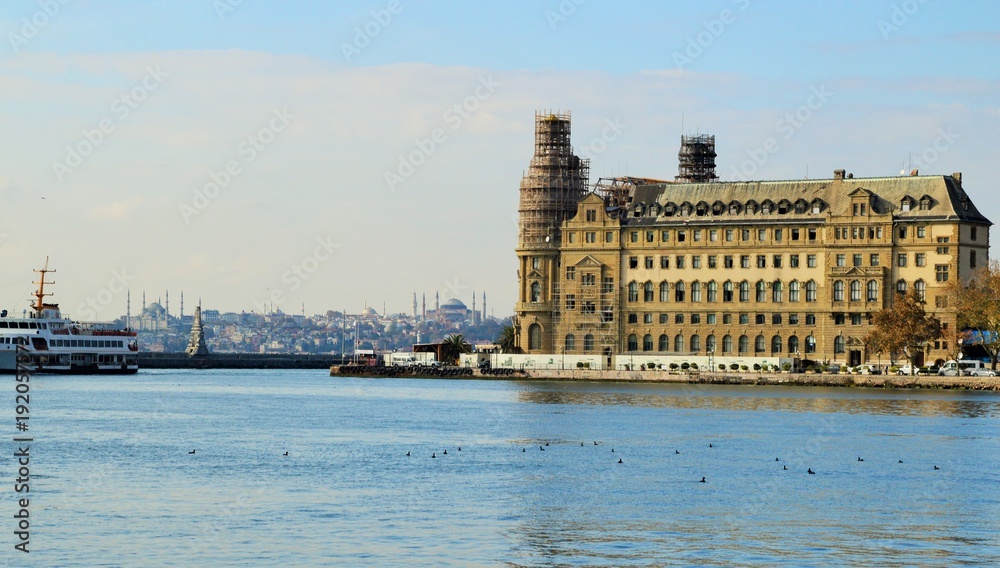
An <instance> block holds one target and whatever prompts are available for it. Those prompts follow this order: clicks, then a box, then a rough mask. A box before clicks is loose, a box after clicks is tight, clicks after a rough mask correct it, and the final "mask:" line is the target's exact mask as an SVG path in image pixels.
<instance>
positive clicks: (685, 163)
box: [674, 134, 719, 183]
mask: <svg viewBox="0 0 1000 568" xmlns="http://www.w3.org/2000/svg"><path fill="white" fill-rule="evenodd" d="M715 157H716V153H715V136H709V135H708V134H698V135H696V136H681V149H680V151H678V152H677V158H678V160H679V164H678V166H677V177H675V178H674V180H675V181H678V182H681V183H709V182H714V181H719V176H717V175H715Z"/></svg>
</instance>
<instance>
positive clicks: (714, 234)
mask: <svg viewBox="0 0 1000 568" xmlns="http://www.w3.org/2000/svg"><path fill="white" fill-rule="evenodd" d="M708 240H709V241H710V242H713V243H714V242H718V240H719V230H718V229H711V230H709V231H708Z"/></svg>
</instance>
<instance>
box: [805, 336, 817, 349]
mask: <svg viewBox="0 0 1000 568" xmlns="http://www.w3.org/2000/svg"><path fill="white" fill-rule="evenodd" d="M815 352H816V338H815V337H813V336H812V335H807V336H806V353H815Z"/></svg>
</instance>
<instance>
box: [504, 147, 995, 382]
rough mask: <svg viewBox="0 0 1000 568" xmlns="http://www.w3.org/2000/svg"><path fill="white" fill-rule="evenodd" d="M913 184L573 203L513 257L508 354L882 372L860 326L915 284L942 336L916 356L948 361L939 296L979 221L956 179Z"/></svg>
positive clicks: (661, 194) (715, 189)
mask: <svg viewBox="0 0 1000 568" xmlns="http://www.w3.org/2000/svg"><path fill="white" fill-rule="evenodd" d="M713 157H714V156H713ZM713 165H714V164H713ZM913 174H914V175H910V176H899V177H887V178H853V176H850V175H848V174H845V172H844V171H843V170H837V171H836V172H834V176H833V178H832V179H819V180H812V179H810V180H789V181H762V182H714V183H670V182H662V183H643V182H641V181H640V182H636V183H633V184H631V185H628V184H626V188H627V192H626V193H625V194H624V196H623V195H622V194H619V195H615V196H611V195H609V194H606V193H605V194H602V193H600V192H598V193H589V194H585V195H584V196H583V197H582V198H581V199H580V200H579V201H578V203H577V205H576V208H575V212H574V213H573V214H571V215H566V216H565V218H564V219H563V220H562V221H561V223H560V225H559V228H558V231H553V234H554V235H555V236H556V238H557V239H558V244H557V246H556V247H554V248H551V249H549V248H546V249H545V250H536V249H534V248H531V247H525V246H520V247H519V248H518V250H517V253H518V257H519V261H520V272H519V276H520V278H519V280H520V282H519V289H520V298H519V300H520V301H519V302H518V304H517V306H516V311H515V328H516V330H517V332H518V340H519V345H520V346H521V348H522V349H523V350H524V351H525V352H527V353H567V354H591V353H602V354H604V355H607V356H610V355H612V354H622V353H636V354H640V353H641V354H670V355H687V356H690V355H715V356H749V357H771V358H773V357H776V356H781V357H796V358H801V359H808V360H814V361H829V362H838V363H841V364H848V365H858V364H861V363H863V362H876V363H877V362H882V363H886V364H887V363H888V362H889V359H888V356H887V355H882V356H881V357H880V356H879V355H878V354H874V353H869V352H868V350H867V348H866V346H865V344H864V341H863V340H864V337H865V336H866V335H867V334H868V332H869V331H870V330H871V316H872V314H873V313H875V312H877V311H878V310H881V309H883V308H885V307H888V306H890V305H891V302H892V301H893V298H894V297H895V295H896V294H897V293H901V292H905V291H907V290H910V289H915V290H917V291H919V292H920V293H921V294H922V295H923V296H924V298H925V299H926V301H927V309H928V311H932V312H934V313H935V314H936V315H937V316H938V317H939V318H940V319H941V320H942V322H943V323H944V324H945V326H946V328H945V335H944V337H943V338H942V339H941V340H939V341H936V342H934V343H933V344H931V345H928V346H927V348H926V351H925V352H924V354H923V357H918V362H921V363H922V362H923V361H920V359H923V360H925V361H927V362H930V361H937V360H947V359H951V358H954V357H955V355H956V354H957V352H958V348H959V346H958V345H957V341H956V339H955V337H956V332H957V330H956V323H955V313H954V311H953V310H950V309H949V307H948V302H947V296H946V292H945V287H946V286H947V284H948V282H949V281H951V280H953V279H956V278H966V277H968V275H969V273H970V272H971V270H973V269H974V268H976V267H977V266H982V265H985V264H986V263H987V262H988V258H989V228H990V225H991V223H990V221H989V220H988V219H986V218H985V217H984V216H983V215H981V214H980V213H979V211H978V210H977V209H976V207H975V206H974V205H973V203H972V201H971V200H970V198H969V196H968V194H967V193H966V192H965V190H964V188H963V186H962V176H961V174H960V173H954V174H951V175H947V176H942V175H937V176H919V175H916V172H913ZM616 187H617V188H618V189H619V190H620V188H621V187H622V184H616ZM522 206H523V200H522Z"/></svg>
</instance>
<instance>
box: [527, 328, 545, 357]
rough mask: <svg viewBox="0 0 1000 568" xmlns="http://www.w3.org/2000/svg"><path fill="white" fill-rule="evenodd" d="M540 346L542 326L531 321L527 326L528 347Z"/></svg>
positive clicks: (534, 348)
mask: <svg viewBox="0 0 1000 568" xmlns="http://www.w3.org/2000/svg"><path fill="white" fill-rule="evenodd" d="M541 348H542V326H540V325H538V324H537V323H533V324H531V325H529V326H528V349H531V350H533V351H534V350H538V349H541Z"/></svg>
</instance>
